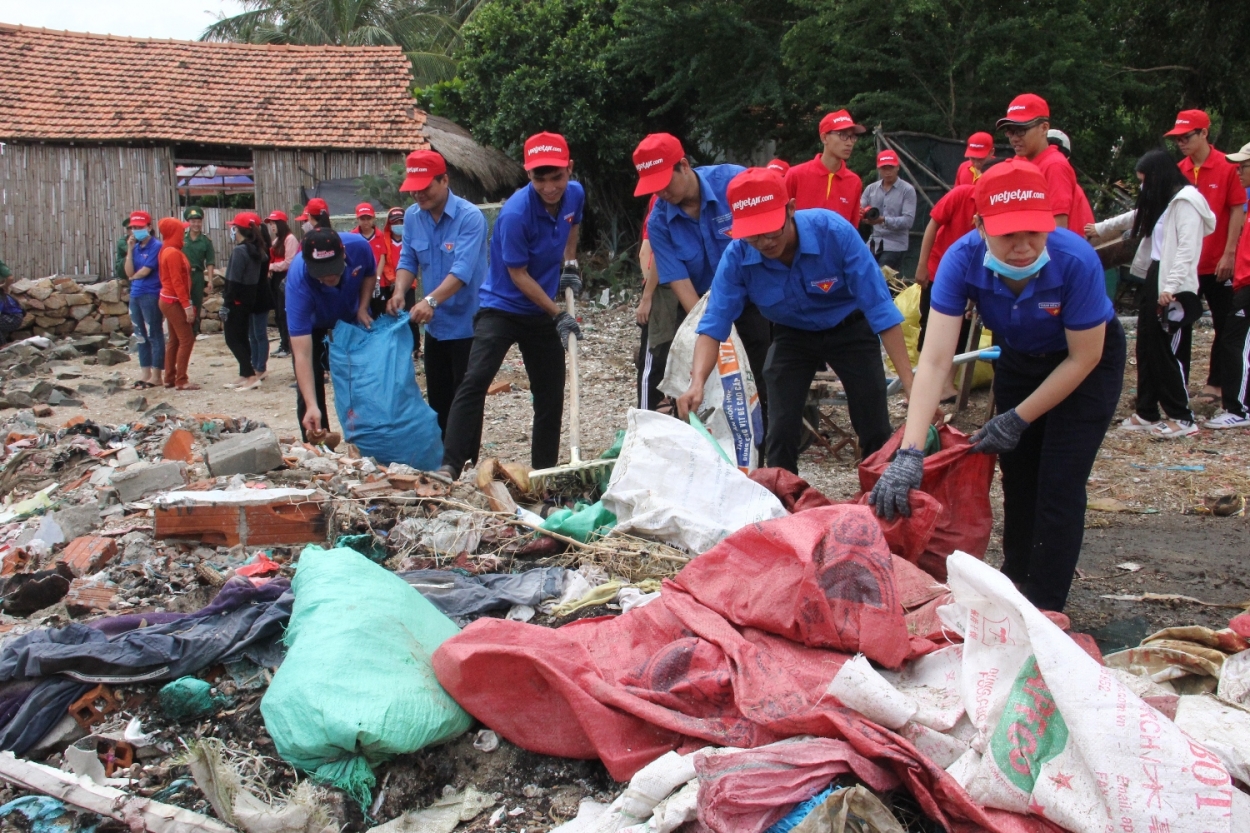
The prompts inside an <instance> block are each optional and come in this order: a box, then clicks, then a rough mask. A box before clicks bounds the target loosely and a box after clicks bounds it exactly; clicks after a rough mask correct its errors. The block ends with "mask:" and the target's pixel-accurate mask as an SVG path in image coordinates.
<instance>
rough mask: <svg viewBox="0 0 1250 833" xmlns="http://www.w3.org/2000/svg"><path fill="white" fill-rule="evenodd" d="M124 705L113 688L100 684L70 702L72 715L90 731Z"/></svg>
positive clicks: (80, 724)
mask: <svg viewBox="0 0 1250 833" xmlns="http://www.w3.org/2000/svg"><path fill="white" fill-rule="evenodd" d="M121 707H122V704H121V701H119V700H118V699H117V695H116V694H114V693H113V691H112V689H110V688H109V687H108V686H105V685H98V686H96V687H95V688H93V689H91V690H90V691H88V692H87V693H86V694H84V695H83V696H82V697H79V698H78V699H77V700H75V701H74V702H73V703H71V704H70V707H69V714H70V717H72V718H74V720H75V721H77V723H78V725H79V726H81V727H82V728H83V729H86V730H88V731H90V729H91V727H92V726H94V725H96V724H97V723H99V722H100V721H101V720H103V719H104V718H105V716H106V715H110V714H113V713H114V712H116V711H118V710H119V709H120V708H121Z"/></svg>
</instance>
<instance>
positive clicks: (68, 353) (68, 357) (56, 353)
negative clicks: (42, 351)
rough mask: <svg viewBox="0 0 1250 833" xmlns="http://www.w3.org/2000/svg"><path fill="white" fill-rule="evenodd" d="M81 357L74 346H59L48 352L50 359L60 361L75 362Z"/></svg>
mask: <svg viewBox="0 0 1250 833" xmlns="http://www.w3.org/2000/svg"><path fill="white" fill-rule="evenodd" d="M81 355H82V353H80V352H79V351H78V349H77V348H76V347H74V345H72V344H58V345H57V346H56V347H53V348H52V349H51V350H49V351H48V358H49V359H57V360H58V361H73V360H74V359H77V358H78V357H79V356H81Z"/></svg>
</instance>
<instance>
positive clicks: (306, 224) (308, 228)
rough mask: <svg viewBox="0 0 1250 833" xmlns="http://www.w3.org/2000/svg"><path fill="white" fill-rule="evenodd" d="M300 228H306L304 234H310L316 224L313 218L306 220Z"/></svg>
mask: <svg viewBox="0 0 1250 833" xmlns="http://www.w3.org/2000/svg"><path fill="white" fill-rule="evenodd" d="M300 228H302V229H303V230H304V234H308V233H309V232H310V231H312V230H313V229H315V228H316V226H315V225H313V222H312V220H305V221H304V222H303V224H301V225H300Z"/></svg>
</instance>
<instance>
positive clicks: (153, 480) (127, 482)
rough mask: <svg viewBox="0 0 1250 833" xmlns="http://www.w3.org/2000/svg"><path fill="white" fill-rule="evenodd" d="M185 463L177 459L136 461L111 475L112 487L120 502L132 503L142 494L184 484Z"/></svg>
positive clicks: (185, 476)
mask: <svg viewBox="0 0 1250 833" xmlns="http://www.w3.org/2000/svg"><path fill="white" fill-rule="evenodd" d="M186 483H187V464H186V463H183V462H178V461H171V462H167V463H155V464H152V465H141V464H139V463H136V464H135V465H134V466H132V467H131V468H128V469H127V470H126V471H124V472H120V473H118V474H114V475H113V488H114V489H116V490H117V496H118V497H119V498H120V499H121V502H122V503H133V502H134V501H136V500H138V499H139V498H141V497H143V496H144V495H149V494H152V493H153V492H161V491H167V490H169V489H177V488H180V487H182V486H185V485H186Z"/></svg>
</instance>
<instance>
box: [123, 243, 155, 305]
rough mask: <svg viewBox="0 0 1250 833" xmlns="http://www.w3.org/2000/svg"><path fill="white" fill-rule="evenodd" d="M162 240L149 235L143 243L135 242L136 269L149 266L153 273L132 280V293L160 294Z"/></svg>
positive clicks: (134, 258)
mask: <svg viewBox="0 0 1250 833" xmlns="http://www.w3.org/2000/svg"><path fill="white" fill-rule="evenodd" d="M162 245H163V244H162V243H161V241H159V240H157V239H156V237H154V236H153V237H149V238H148V239H147V240H144V241H143V244H140V243H137V242H136V243H135V249H134V252H133V254H131V260H133V261H134V266H135V271H136V272H138V271H139V270H140V269H142V268H143V267H145V266H146V267H148V268H149V269H151V270H152V273H151V274H149V275H148V276H147V277H144V278H140V279H139V280H137V281H133V280H132V281H131V282H130V294H131V295H132V296H134V295H159V294H160V291H161V268H160V259H161V248H162Z"/></svg>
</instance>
